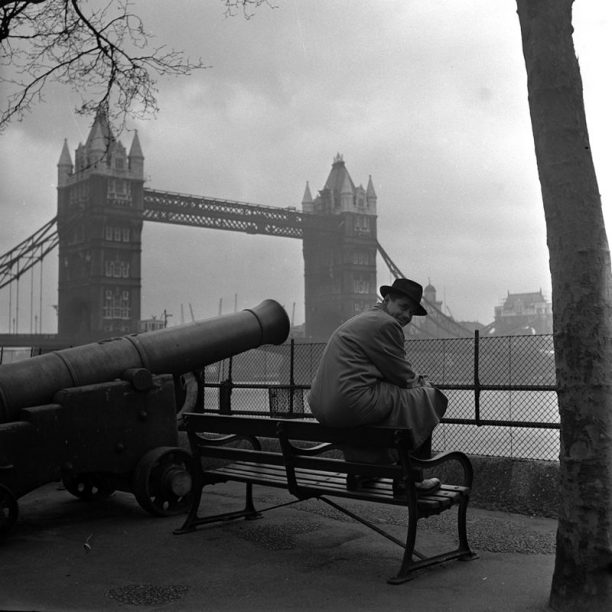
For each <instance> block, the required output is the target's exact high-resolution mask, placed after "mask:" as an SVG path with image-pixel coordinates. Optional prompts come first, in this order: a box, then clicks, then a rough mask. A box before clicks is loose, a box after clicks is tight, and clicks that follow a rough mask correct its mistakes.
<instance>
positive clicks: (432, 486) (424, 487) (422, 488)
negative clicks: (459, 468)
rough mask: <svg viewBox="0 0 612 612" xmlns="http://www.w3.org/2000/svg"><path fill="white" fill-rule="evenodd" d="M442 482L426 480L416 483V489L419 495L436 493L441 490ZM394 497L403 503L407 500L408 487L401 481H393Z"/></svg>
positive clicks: (433, 479)
mask: <svg viewBox="0 0 612 612" xmlns="http://www.w3.org/2000/svg"><path fill="white" fill-rule="evenodd" d="M440 486H441V484H440V480H439V479H438V478H426V479H425V480H422V481H421V482H415V483H414V488H415V489H416V491H417V495H419V494H420V495H427V494H428V493H434V492H435V491H437V490H438V489H439V488H440ZM393 497H394V498H395V499H399V500H402V501H406V500H407V493H406V487H404V483H403V482H401V481H400V480H394V481H393Z"/></svg>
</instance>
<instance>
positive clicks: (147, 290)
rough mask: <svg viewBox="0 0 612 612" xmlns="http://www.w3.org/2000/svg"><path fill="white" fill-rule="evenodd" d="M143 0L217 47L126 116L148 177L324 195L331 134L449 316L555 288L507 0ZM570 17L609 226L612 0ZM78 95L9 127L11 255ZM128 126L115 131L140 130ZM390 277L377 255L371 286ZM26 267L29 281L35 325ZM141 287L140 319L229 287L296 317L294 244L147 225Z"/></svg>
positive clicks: (229, 304) (230, 303) (387, 232)
mask: <svg viewBox="0 0 612 612" xmlns="http://www.w3.org/2000/svg"><path fill="white" fill-rule="evenodd" d="M133 4H134V5H135V11H136V12H138V13H139V14H141V15H142V17H143V20H144V22H145V25H146V27H147V28H148V29H149V30H150V31H152V32H154V33H155V34H156V37H157V42H158V43H160V44H161V43H164V44H167V45H168V46H169V47H174V48H177V49H184V50H185V52H186V53H187V54H188V55H189V56H191V57H192V58H199V57H201V58H202V59H203V61H204V62H205V63H206V64H208V65H210V68H209V69H207V70H203V71H200V72H197V73H195V74H193V75H192V76H189V77H181V78H174V79H162V80H160V81H159V89H160V92H159V100H158V102H159V109H160V110H159V112H158V114H157V115H156V116H155V117H154V118H151V119H149V120H146V121H131V122H130V124H129V125H128V127H129V128H130V129H138V134H139V137H140V141H141V144H142V149H143V153H144V156H145V175H146V176H147V178H148V180H147V183H146V186H147V187H149V188H153V189H160V190H168V191H176V192H182V193H187V194H196V195H207V196H211V197H217V198H225V199H231V200H240V201H245V202H252V203H258V204H265V205H270V206H280V207H285V206H296V207H299V206H300V204H301V200H302V195H303V193H304V187H305V185H306V181H309V183H310V187H311V190H312V192H313V194H316V192H317V190H319V189H321V188H322V187H323V185H324V183H325V180H326V178H327V176H328V174H329V171H330V169H331V164H332V161H333V157H334V156H335V154H336V153H338V152H339V153H341V154H342V155H343V156H344V160H345V162H346V167H347V169H348V171H349V173H350V175H351V177H352V178H353V181H354V182H355V184H356V185H359V184H363V185H364V186H365V185H367V181H368V177H369V176H370V175H371V176H372V180H373V182H374V186H375V189H376V191H377V195H378V239H379V241H380V243H381V244H382V246H383V247H384V248H385V250H386V251H387V252H388V253H389V255H390V256H391V258H392V259H393V260H394V262H395V263H396V264H397V266H398V267H399V268H400V270H402V272H403V273H404V274H405V275H406V276H408V277H409V278H413V279H415V280H417V281H420V282H421V283H423V284H427V283H428V282H431V283H432V284H433V285H434V286H435V287H436V289H437V291H438V299H443V300H444V302H445V307H446V308H447V310H446V311H447V312H449V313H451V314H452V315H453V316H454V317H455V318H456V319H459V320H478V321H480V322H481V323H485V324H486V323H489V322H491V321H492V320H493V316H494V315H493V312H494V307H495V306H496V305H498V304H499V303H500V302H501V300H502V299H503V298H504V296H505V295H506V294H507V292H508V291H510V292H511V293H519V292H529V291H538V290H540V289H542V290H543V292H544V293H545V295H546V296H547V298H550V273H549V268H548V251H547V248H546V232H545V225H544V214H543V209H542V201H541V194H540V187H539V183H538V178H537V168H536V162H535V155H534V151H533V138H532V133H531V126H530V121H529V110H528V105H527V86H526V76H525V67H524V60H523V56H522V50H521V38H520V30H519V23H518V17H517V15H516V4H515V2H514V0H426V1H425V0H418V1H413V0H396V1H392V0H389V1H383V0H379V1H375V0H367V1H366V0H308V1H306V0H300V1H298V0H275V4H276V6H277V8H275V9H270V8H268V7H265V6H264V7H261V8H260V9H259V10H258V11H257V13H256V14H255V16H254V17H253V18H252V19H250V20H248V21H246V20H244V19H243V18H242V17H233V18H229V19H228V18H225V17H224V14H223V13H224V11H223V3H222V2H221V1H218V2H216V1H214V0H208V1H202V0H190V1H188V0H175V1H174V2H171V3H169V2H161V1H151V0H148V1H146V2H145V1H144V0H139V1H136V2H134V3H133ZM574 27H575V36H574V40H575V45H576V50H577V53H578V57H579V60H580V66H581V70H582V78H583V83H584V90H585V92H584V93H585V103H586V111H587V120H588V125H589V133H590V139H591V145H592V150H593V155H594V161H595V167H596V171H597V175H598V181H599V188H600V192H601V194H602V200H603V206H604V214H605V215H606V217H607V224H608V228H609V227H612V225H610V224H611V223H612V212H611V209H610V207H611V204H610V200H611V198H612V173H611V172H610V167H611V163H612V119H611V115H612V113H611V111H610V109H611V108H612V88H611V80H612V79H611V74H610V67H609V61H610V57H612V43H611V40H612V36H611V32H612V3H611V2H609V0H576V2H575V5H574ZM75 103H76V99H75V98H74V97H73V96H72V94H71V92H70V91H69V90H67V89H60V88H54V89H53V90H52V91H49V92H48V95H47V98H46V101H45V103H42V104H40V105H39V106H38V107H37V108H36V109H35V111H34V112H33V113H31V114H29V115H27V116H26V117H25V119H24V120H23V122H21V123H15V124H13V125H12V126H11V127H10V128H9V130H8V131H7V132H6V133H5V134H4V135H2V136H0V160H1V162H2V164H1V170H0V172H1V175H0V179H1V180H0V202H1V204H2V211H3V212H4V215H3V222H2V224H1V225H0V252H1V253H4V252H6V251H7V250H9V249H11V248H12V247H14V246H16V245H17V243H19V242H20V241H22V240H24V239H25V238H27V237H28V236H29V235H30V234H32V233H33V232H34V231H35V230H36V229H38V228H39V227H41V226H42V225H43V224H44V223H46V222H47V221H48V220H50V219H51V218H52V217H53V216H54V215H55V212H56V190H55V185H56V180H57V168H56V164H57V161H58V159H59V155H60V151H61V148H62V143H63V140H64V138H67V139H68V144H69V147H70V151H71V155H72V156H73V159H74V149H75V148H76V146H77V145H78V144H79V142H81V141H84V140H85V139H86V137H87V134H88V131H89V127H90V124H91V119H83V118H79V117H77V116H76V115H75V114H74V112H73V108H74V106H75ZM131 138H132V133H129V132H128V133H124V134H123V135H122V136H121V140H122V141H123V143H124V144H125V145H126V146H127V147H128V148H129V144H130V142H131ZM47 259H49V258H47ZM44 270H45V282H44V287H45V288H44V299H43V315H42V316H43V331H55V330H56V321H55V318H54V317H55V315H54V313H53V309H52V306H51V305H52V304H56V303H57V272H56V270H57V254H56V252H55V254H54V255H53V256H52V258H51V259H50V260H49V261H48V262H46V263H45V268H44ZM391 280H392V277H391V276H390V273H389V272H388V270H387V269H386V267H385V265H384V263H383V262H382V260H380V259H379V265H378V284H379V285H380V284H386V283H388V282H390V281H391ZM30 283H31V281H30V279H29V278H27V279H24V280H23V281H22V282H21V284H20V295H21V297H20V300H21V308H22V311H21V313H20V315H19V316H20V319H19V320H20V328H19V331H23V332H27V331H29V326H30V321H31V311H30V307H29V293H30V287H31V285H30ZM37 283H38V280H36V281H35V284H37ZM36 290H37V289H36V288H35V292H36ZM6 293H7V290H6V289H4V290H2V292H0V304H1V305H2V306H1V307H2V311H1V312H0V331H5V330H6V329H7V328H8V306H7V303H8V302H7V297H6ZM142 296H143V304H142V315H143V317H149V316H152V315H156V316H160V315H161V313H162V312H163V311H164V309H165V310H166V311H167V312H168V313H171V314H172V319H171V320H170V323H171V324H172V323H179V322H181V311H182V313H183V315H182V317H183V318H184V320H189V319H190V314H189V305H191V308H192V309H193V312H194V314H195V316H196V318H206V317H210V316H215V315H216V314H217V311H218V308H219V301H220V300H221V299H222V300H223V309H224V312H231V311H233V310H234V303H235V301H236V303H237V307H238V308H239V309H241V308H247V307H251V306H254V305H255V304H257V303H259V301H261V300H262V299H265V298H274V299H277V300H278V301H279V302H281V303H282V304H283V305H285V307H286V308H287V311H288V312H289V314H290V315H292V316H293V318H294V323H296V324H298V323H301V322H303V319H304V281H303V259H302V251H301V242H300V241H299V240H295V239H289V238H276V237H274V238H273V237H267V236H250V235H246V234H244V235H243V234H240V233H234V232H222V231H218V230H217V231H215V230H208V229H199V228H186V227H180V226H167V225H162V224H154V223H146V224H145V230H144V232H143V291H142ZM235 296H237V298H235ZM14 299H15V295H14V294H13V300H14ZM36 300H38V298H37V297H35V302H36ZM13 303H14V302H13ZM294 304H295V306H294ZM181 305H182V307H181Z"/></svg>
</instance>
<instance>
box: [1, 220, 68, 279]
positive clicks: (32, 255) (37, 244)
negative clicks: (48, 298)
mask: <svg viewBox="0 0 612 612" xmlns="http://www.w3.org/2000/svg"><path fill="white" fill-rule="evenodd" d="M58 242H59V236H58V234H57V217H54V218H53V219H51V221H48V222H47V223H45V225H43V226H42V227H41V228H40V229H39V230H37V231H36V232H34V233H33V234H32V235H31V236H29V237H28V238H26V239H25V240H23V241H22V242H20V243H19V244H18V245H17V246H16V247H14V248H12V249H11V250H10V251H7V252H6V253H4V254H3V255H1V256H0V289H2V288H3V287H6V285H8V284H9V283H12V282H13V281H16V280H19V278H20V277H21V276H23V275H24V274H25V273H26V272H27V271H28V270H30V268H33V267H34V266H35V265H36V264H37V263H38V262H40V261H42V259H43V258H44V257H45V255H47V254H48V253H49V252H50V251H52V250H53V249H54V248H55V247H56V246H57V244H58Z"/></svg>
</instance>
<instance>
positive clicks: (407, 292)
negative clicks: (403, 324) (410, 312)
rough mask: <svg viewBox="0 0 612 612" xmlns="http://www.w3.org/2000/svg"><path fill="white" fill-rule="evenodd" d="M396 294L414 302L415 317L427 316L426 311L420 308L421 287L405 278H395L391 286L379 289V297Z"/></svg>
mask: <svg viewBox="0 0 612 612" xmlns="http://www.w3.org/2000/svg"><path fill="white" fill-rule="evenodd" d="M389 292H392V293H397V294H398V295H401V296H403V297H407V298H408V299H409V300H410V301H412V302H414V305H415V306H416V310H415V312H414V314H415V315H417V316H419V317H422V316H424V315H426V314H427V311H426V310H425V309H424V308H423V307H422V306H421V298H422V297H423V287H421V285H419V283H415V282H414V281H411V280H408V279H407V278H396V279H395V280H394V281H393V284H392V285H383V286H382V287H381V288H380V295H382V296H383V297H385V296H386V295H387V293H389Z"/></svg>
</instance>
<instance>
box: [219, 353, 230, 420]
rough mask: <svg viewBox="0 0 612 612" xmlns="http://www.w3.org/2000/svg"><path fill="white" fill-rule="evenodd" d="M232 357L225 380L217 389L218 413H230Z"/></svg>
mask: <svg viewBox="0 0 612 612" xmlns="http://www.w3.org/2000/svg"><path fill="white" fill-rule="evenodd" d="M232 387H233V384H232V357H230V358H229V369H228V373H227V378H226V379H225V380H224V381H223V382H221V386H220V387H219V413H220V414H231V413H232Z"/></svg>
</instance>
